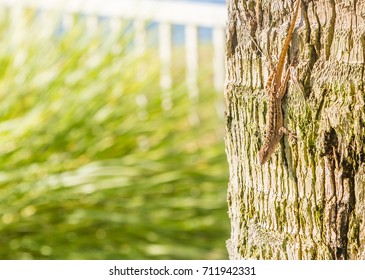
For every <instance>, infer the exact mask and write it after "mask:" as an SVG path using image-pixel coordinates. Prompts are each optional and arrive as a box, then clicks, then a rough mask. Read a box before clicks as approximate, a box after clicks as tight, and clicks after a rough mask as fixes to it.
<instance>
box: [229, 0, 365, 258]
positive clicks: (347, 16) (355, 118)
mask: <svg viewBox="0 0 365 280" xmlns="http://www.w3.org/2000/svg"><path fill="white" fill-rule="evenodd" d="M227 2H228V14H229V21H228V26H227V27H228V28H227V46H226V47H227V51H226V64H227V77H226V89H225V95H226V102H227V113H226V130H227V132H226V150H227V157H228V162H229V167H230V182H229V189H228V204H229V215H230V219H231V237H230V239H229V240H228V241H227V248H228V252H229V255H230V258H231V259H248V258H250V259H365V144H364V142H365V141H364V140H365V139H364V138H365V126H364V124H365V106H364V104H365V94H364V74H365V68H364V59H365V16H364V15H365V1H334V0H318V1H310V0H302V3H301V6H300V10H299V14H298V19H297V23H296V29H295V31H294V34H293V38H292V40H291V46H290V49H289V51H288V54H287V56H288V58H287V63H286V67H288V66H287V65H288V62H290V61H291V60H293V58H294V57H295V56H296V57H297V61H298V62H297V63H296V64H295V66H294V69H293V70H294V71H292V74H291V79H290V82H289V84H288V90H287V93H286V96H285V97H284V98H283V104H282V110H283V115H284V126H286V127H287V128H288V129H289V130H291V131H292V132H294V133H295V134H296V138H297V139H296V141H294V142H292V141H290V140H289V139H288V137H287V136H285V135H284V137H283V138H282V139H281V141H280V143H279V145H278V147H277V148H276V151H275V153H274V154H273V155H272V156H271V158H270V159H269V161H268V162H267V163H266V164H264V165H260V163H259V160H258V156H257V153H258V150H259V149H260V147H261V145H262V143H263V139H264V137H265V133H266V124H267V120H266V113H267V111H268V104H267V100H268V96H267V93H266V92H265V89H264V86H265V83H266V81H267V79H268V75H269V73H268V72H269V70H268V69H269V67H268V63H267V61H268V59H269V58H271V59H272V60H273V61H274V63H275V61H276V60H277V59H276V58H277V57H279V54H280V50H281V47H282V44H283V42H284V40H285V36H286V32H287V30H288V25H289V23H290V20H291V18H292V17H293V11H294V8H295V6H296V3H297V0H285V1H283V0H268V1H254V0H228V1H227ZM295 54H297V55H295Z"/></svg>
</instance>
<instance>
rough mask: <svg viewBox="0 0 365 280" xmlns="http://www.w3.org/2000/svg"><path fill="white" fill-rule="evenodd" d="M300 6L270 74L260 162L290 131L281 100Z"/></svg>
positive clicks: (298, 4)
mask: <svg viewBox="0 0 365 280" xmlns="http://www.w3.org/2000/svg"><path fill="white" fill-rule="evenodd" d="M299 6H300V0H298V3H297V6H296V8H295V11H294V15H293V18H292V20H291V22H290V26H289V30H288V33H287V35H286V38H285V41H284V45H283V48H282V50H281V53H280V56H279V61H278V65H277V68H276V71H275V70H274V71H272V73H271V74H270V76H269V79H268V81H267V83H266V87H265V89H266V91H267V93H268V95H269V102H268V107H269V109H268V115H267V118H268V120H267V121H268V124H267V130H266V136H265V139H264V144H263V145H262V147H261V149H260V151H259V161H260V164H261V165H263V164H265V163H266V162H267V161H268V159H269V158H270V156H271V155H272V153H273V152H274V151H275V149H276V146H277V145H278V143H279V141H280V139H281V137H282V136H283V133H288V131H287V130H286V128H284V127H283V112H282V109H281V100H282V98H283V96H284V95H285V92H286V87H287V84H288V81H289V76H290V72H289V69H290V67H288V69H287V70H286V73H285V75H284V79H283V80H282V75H283V70H284V63H285V57H286V54H287V52H288V49H289V44H290V41H291V38H292V35H293V31H294V26H295V22H296V19H297V15H298V11H299Z"/></svg>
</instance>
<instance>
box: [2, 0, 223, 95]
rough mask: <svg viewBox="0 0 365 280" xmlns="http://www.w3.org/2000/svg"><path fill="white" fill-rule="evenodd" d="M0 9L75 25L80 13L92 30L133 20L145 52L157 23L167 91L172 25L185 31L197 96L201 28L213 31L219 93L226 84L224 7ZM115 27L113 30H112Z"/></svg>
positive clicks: (129, 3)
mask: <svg viewBox="0 0 365 280" xmlns="http://www.w3.org/2000/svg"><path fill="white" fill-rule="evenodd" d="M0 6H6V7H10V8H22V7H26V8H34V9H39V10H42V11H60V12H61V13H62V14H63V17H64V19H63V24H64V27H66V28H67V26H69V25H70V24H72V17H70V15H73V14H78V13H81V14H83V15H84V16H86V17H87V19H86V20H87V22H88V23H89V24H90V26H95V24H98V18H99V17H107V18H110V19H111V20H110V23H111V24H118V21H120V20H125V19H128V20H132V21H133V25H134V28H135V30H136V31H137V32H135V33H136V38H135V43H136V47H137V48H138V49H139V50H140V51H144V50H145V49H146V28H145V25H146V22H148V21H153V22H157V23H158V34H159V36H158V38H159V39H158V44H159V55H160V59H161V62H162V68H161V86H162V88H165V89H168V88H170V87H171V84H172V78H171V77H172V74H171V71H172V63H171V59H172V57H171V56H172V34H171V32H172V25H174V24H179V25H183V26H184V27H185V28H184V30H185V48H186V79H187V83H188V86H189V91H190V94H192V95H195V94H197V92H198V88H197V83H198V81H197V77H198V67H199V57H198V44H199V39H198V28H199V27H208V28H211V29H212V45H213V57H212V61H213V81H214V86H215V88H216V89H217V90H221V89H222V88H223V84H224V74H225V70H224V42H225V40H224V30H225V24H226V19H227V16H226V8H225V7H224V5H217V4H208V3H192V2H183V1H166V0H159V1H156V0H0ZM111 27H112V26H111Z"/></svg>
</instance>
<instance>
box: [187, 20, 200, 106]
mask: <svg viewBox="0 0 365 280" xmlns="http://www.w3.org/2000/svg"><path fill="white" fill-rule="evenodd" d="M185 46H186V82H187V86H188V90H189V96H190V98H191V99H193V100H194V99H197V97H198V60H199V57H198V27H197V26H196V25H192V24H188V25H187V26H186V27H185Z"/></svg>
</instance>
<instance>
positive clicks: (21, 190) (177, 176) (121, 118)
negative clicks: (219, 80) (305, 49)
mask: <svg viewBox="0 0 365 280" xmlns="http://www.w3.org/2000/svg"><path fill="white" fill-rule="evenodd" d="M28 14H29V15H28V16H29V17H30V18H31V17H32V12H31V11H28ZM7 15H8V13H7V11H2V13H1V18H3V20H2V21H1V23H0V25H1V27H0V39H1V42H2V44H1V46H0V97H1V99H0V100H1V101H0V155H1V161H0V258H2V259H217V258H218V259H221V258H227V255H226V249H225V240H226V239H227V238H228V217H227V214H226V202H225V200H226V185H227V167H226V161H225V154H224V147H223V140H222V139H223V133H222V126H223V124H222V122H221V120H220V119H219V118H218V117H217V113H216V111H215V107H214V103H215V102H216V98H217V94H216V93H215V92H214V91H213V90H211V89H209V88H208V86H205V87H204V88H203V89H202V91H201V95H200V97H199V100H198V101H194V104H193V102H192V101H191V100H190V99H189V94H188V92H187V89H186V86H185V85H184V83H183V82H182V81H180V82H179V83H175V84H174V87H173V89H172V90H171V92H170V93H168V94H167V93H162V92H161V89H160V87H159V66H158V60H157V59H156V55H155V53H153V51H152V52H151V53H147V54H145V55H143V56H138V57H137V56H136V55H134V53H133V51H131V41H130V37H131V36H115V34H114V35H113V34H109V35H106V34H105V32H102V30H96V31H95V32H92V33H87V32H85V26H84V24H83V23H82V20H79V22H78V23H76V25H75V27H74V28H72V30H70V31H69V32H64V33H61V32H60V33H59V34H57V36H55V35H54V34H51V33H50V34H48V35H47V34H40V32H39V30H40V27H41V25H39V24H37V23H36V22H35V21H33V20H31V21H29V22H26V24H25V25H24V26H23V27H22V26H19V24H17V23H16V22H15V21H14V23H13V24H11V18H10V17H9V16H7ZM56 23H57V17H55V24H56ZM122 33H123V32H120V33H119V34H122ZM203 76H204V75H203ZM203 84H204V83H203ZM166 96H170V98H171V100H167V103H171V104H172V107H171V109H169V110H166V109H164V108H166V106H164V104H166ZM164 102H165V103H164ZM192 120H195V122H194V121H192ZM196 120H199V121H198V123H197V122H196Z"/></svg>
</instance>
